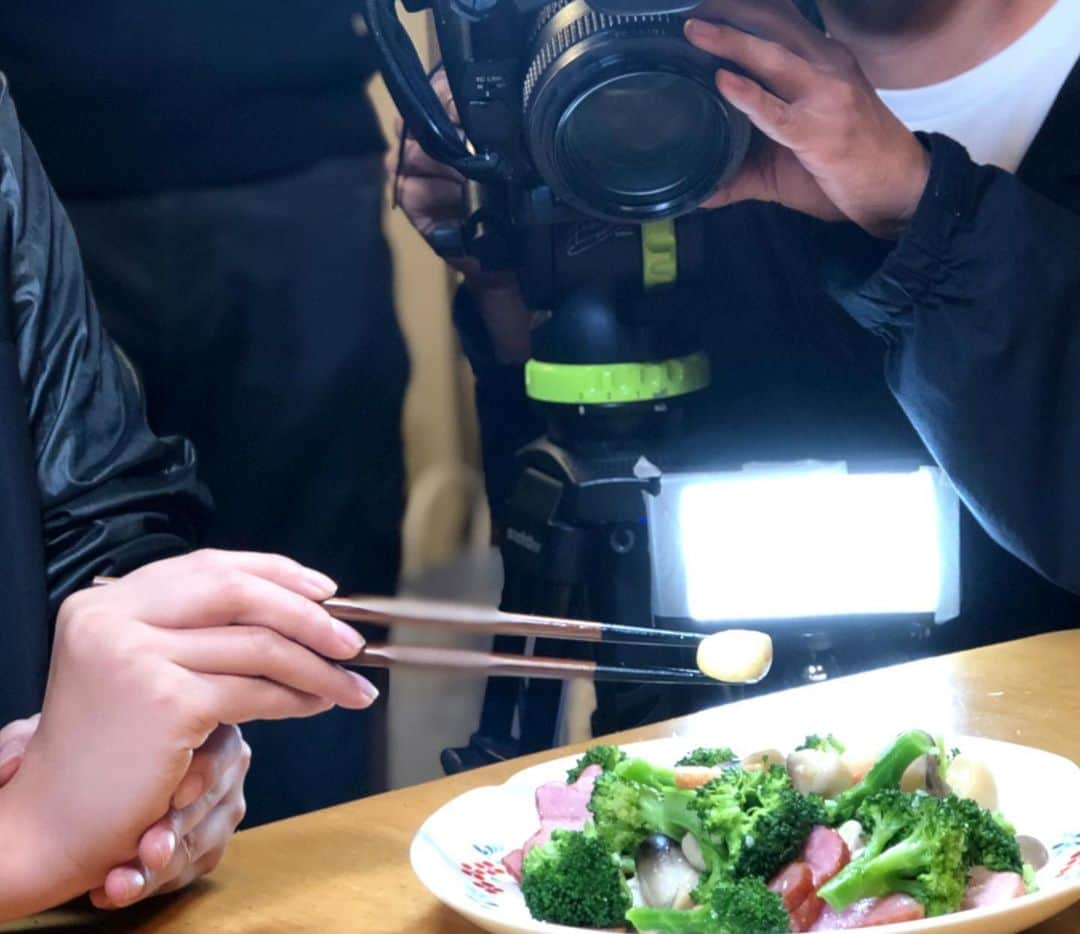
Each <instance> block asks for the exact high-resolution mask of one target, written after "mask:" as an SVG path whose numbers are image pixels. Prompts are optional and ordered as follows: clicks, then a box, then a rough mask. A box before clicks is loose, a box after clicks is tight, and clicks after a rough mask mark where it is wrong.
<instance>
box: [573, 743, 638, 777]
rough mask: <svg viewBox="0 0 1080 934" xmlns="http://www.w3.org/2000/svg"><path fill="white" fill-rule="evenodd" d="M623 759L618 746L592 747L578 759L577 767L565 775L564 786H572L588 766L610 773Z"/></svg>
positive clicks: (624, 754)
mask: <svg viewBox="0 0 1080 934" xmlns="http://www.w3.org/2000/svg"><path fill="white" fill-rule="evenodd" d="M625 758H626V753H625V752H623V751H622V750H621V749H620V748H619V747H618V746H593V747H592V749H590V750H588V751H587V752H586V753H585V755H583V756H582V757H581V758H580V759H578V761H577V765H575V766H574V767H573V768H572V769H571V770H570V771H569V772H567V773H566V784H568V785H573V784H574V782H576V781H577V780H578V779H579V778H581V773H582V772H584V771H585V770H586V769H587V768H588V767H589V766H590V765H598V766H600V768H602V769H603V770H604V771H605V772H610V771H611V770H612V769H613V768H615V766H617V765H618V764H619V763H620V762H622V761H623V760H624V759H625Z"/></svg>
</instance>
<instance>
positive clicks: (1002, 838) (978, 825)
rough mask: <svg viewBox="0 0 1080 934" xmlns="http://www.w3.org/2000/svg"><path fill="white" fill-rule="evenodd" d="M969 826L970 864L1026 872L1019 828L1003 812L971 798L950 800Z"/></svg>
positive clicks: (1000, 870) (968, 858) (968, 848)
mask: <svg viewBox="0 0 1080 934" xmlns="http://www.w3.org/2000/svg"><path fill="white" fill-rule="evenodd" d="M948 800H949V802H950V803H951V806H952V807H954V808H955V809H956V810H957V812H958V813H959V815H960V818H961V820H963V821H964V823H965V825H966V827H967V855H966V859H967V864H968V866H985V867H986V868H987V869H990V870H992V871H993V872H1017V873H1023V871H1024V858H1023V856H1021V854H1020V844H1019V843H1018V842H1017V840H1016V828H1015V827H1013V825H1012V824H1010V823H1009V822H1008V821H1007V820H1006V819H1005V818H1004V817H1003V816H1002V815H1001V814H996V813H994V812H991V811H987V810H985V809H984V808H981V807H979V805H978V803H977V802H975V801H972V800H971V799H970V798H956V797H952V798H949V799H948Z"/></svg>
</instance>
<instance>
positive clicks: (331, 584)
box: [304, 569, 338, 600]
mask: <svg viewBox="0 0 1080 934" xmlns="http://www.w3.org/2000/svg"><path fill="white" fill-rule="evenodd" d="M304 582H305V583H306V584H307V585H308V586H309V587H310V588H311V591H312V593H313V594H314V595H315V596H314V599H316V600H325V599H327V598H328V597H332V596H333V595H334V594H336V593H337V591H338V585H337V583H336V582H335V581H334V579H333V578H331V577H327V576H326V575H325V574H320V573H319V572H318V571H312V570H310V569H309V570H307V571H306V572H305V574H304Z"/></svg>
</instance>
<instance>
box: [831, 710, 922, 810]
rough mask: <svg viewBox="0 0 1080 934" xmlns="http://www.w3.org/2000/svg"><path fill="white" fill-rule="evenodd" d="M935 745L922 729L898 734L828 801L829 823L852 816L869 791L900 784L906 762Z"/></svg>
mask: <svg viewBox="0 0 1080 934" xmlns="http://www.w3.org/2000/svg"><path fill="white" fill-rule="evenodd" d="M933 747H934V740H933V739H932V738H931V737H930V736H929V735H928V734H926V733H924V732H922V731H921V730H911V731H909V732H907V733H902V734H901V735H900V736H898V737H897V738H896V740H895V742H894V743H893V744H892V745H891V746H890V747H889V748H888V749H886V750H885V752H884V753H883V754H882V756H881V758H879V759H878V760H877V762H875V763H874V765H873V767H872V768H871V769H870V771H869V772H867V773H866V775H865V776H864V777H863V779H862V781H861V782H859V783H858V784H857V785H855V786H854V787H852V788H849V789H847V791H844V792H841V793H840V795H839V796H838V797H837V798H836V800H835V801H830V802H829V805H828V812H829V823H830V824H832V826H834V827H838V826H839V825H840V824H843V823H845V822H846V821H849V820H851V819H852V818H853V817H854V816H855V812H856V811H857V810H858V809H859V806H860V805H861V804H862V803H863V802H864V801H865V800H866V799H867V798H869V797H870V796H871V795H875V794H877V793H878V792H879V791H886V790H888V789H890V788H899V787H900V779H901V778H903V777H904V772H906V771H907V768H908V766H909V765H911V763H912V762H914V761H915V760H916V759H918V758H919V756H924V755H926V753H928V752H929V751H930V750H931V749H932V748H933Z"/></svg>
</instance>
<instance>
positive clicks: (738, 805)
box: [694, 766, 825, 889]
mask: <svg viewBox="0 0 1080 934" xmlns="http://www.w3.org/2000/svg"><path fill="white" fill-rule="evenodd" d="M694 808H695V810H696V811H697V812H698V814H699V815H700V817H701V821H702V827H703V829H704V832H705V837H706V838H707V840H708V841H709V842H710V843H711V844H712V845H713V846H714V847H715V848H716V849H717V851H718V852H719V854H720V857H721V859H722V861H723V862H724V863H725V864H726V865H727V867H728V868H729V870H730V871H731V873H732V874H733V875H734V876H735V877H736V878H742V877H745V876H756V877H758V878H761V879H770V878H772V876H773V875H774V874H775V873H776V872H777V871H778V870H779V869H780V868H781V867H782V866H783V865H784V864H785V863H787V862H789V861H791V860H792V859H794V858H795V856H796V855H798V853H799V850H800V849H802V846H803V844H804V843H805V842H806V838H807V837H808V836H809V835H810V831H811V830H813V828H814V825H815V824H820V823H824V821H825V808H824V802H822V800H821V799H820V798H818V797H816V796H813V795H802V794H799V792H798V791H796V790H795V788H794V786H793V785H792V784H791V779H790V777H789V776H788V774H787V772H786V771H785V770H784V769H783V768H782V767H781V766H773V767H772V768H770V769H768V770H766V771H756V772H749V771H746V770H744V769H741V768H732V769H728V771H726V772H725V773H724V774H723V775H721V776H720V777H718V778H714V779H713V780H712V781H711V782H709V783H708V784H707V785H704V786H703V787H701V788H699V789H698V790H697V793H696V795H695V799H694ZM699 839H700V838H699ZM705 888H706V889H707V888H708V886H707V885H706V886H705Z"/></svg>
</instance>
